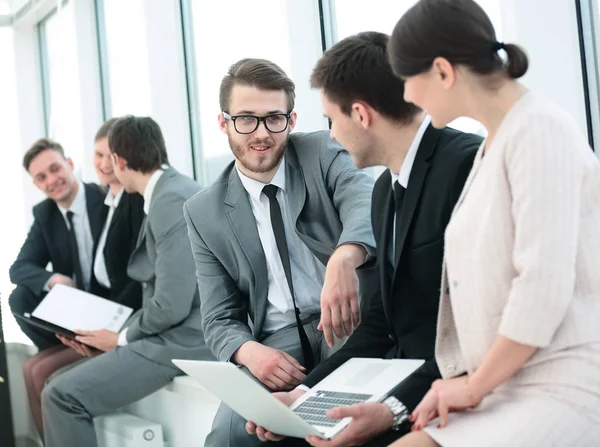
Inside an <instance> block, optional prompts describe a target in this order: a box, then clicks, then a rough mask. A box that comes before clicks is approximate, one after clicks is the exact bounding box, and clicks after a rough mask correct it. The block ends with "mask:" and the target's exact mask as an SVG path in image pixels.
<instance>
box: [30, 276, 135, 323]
mask: <svg viewBox="0 0 600 447" xmlns="http://www.w3.org/2000/svg"><path fill="white" fill-rule="evenodd" d="M131 312H133V309H132V308H131V307H128V306H124V305H122V304H119V303H115V302H114V301H110V300H107V299H104V298H100V297H99V296H96V295H92V294H91V293H87V292H84V291H82V290H79V289H75V288H73V287H68V286H64V285H62V284H56V285H55V286H54V287H52V290H50V292H48V295H46V296H45V297H44V299H43V300H42V302H41V303H40V304H39V305H38V307H36V308H35V310H34V311H33V312H32V315H33V316H34V317H36V318H39V319H41V320H45V321H47V322H49V323H52V324H56V325H57V326H61V327H63V328H65V329H69V330H71V331H75V330H77V329H83V330H87V331H93V330H97V329H107V330H109V331H113V332H119V331H120V330H121V328H122V327H123V325H124V324H125V322H126V321H127V319H128V318H129V316H130V315H131Z"/></svg>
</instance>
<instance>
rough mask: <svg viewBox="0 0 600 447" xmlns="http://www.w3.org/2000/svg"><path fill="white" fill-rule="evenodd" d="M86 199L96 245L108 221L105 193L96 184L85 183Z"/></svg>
mask: <svg viewBox="0 0 600 447" xmlns="http://www.w3.org/2000/svg"><path fill="white" fill-rule="evenodd" d="M83 187H84V188H85V201H86V203H87V212H88V219H89V221H90V230H91V231H92V239H93V240H94V247H96V245H97V244H98V240H99V239H100V235H101V234H102V228H103V227H104V222H105V221H106V215H107V213H108V207H107V206H106V205H104V194H103V193H102V190H100V188H98V187H97V186H96V185H88V184H84V185H83Z"/></svg>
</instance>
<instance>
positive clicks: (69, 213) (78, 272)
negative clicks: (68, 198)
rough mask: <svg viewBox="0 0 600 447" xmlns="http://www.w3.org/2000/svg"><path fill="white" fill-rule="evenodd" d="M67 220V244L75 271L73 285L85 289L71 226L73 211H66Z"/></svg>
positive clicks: (73, 231) (73, 228) (75, 240)
mask: <svg viewBox="0 0 600 447" xmlns="http://www.w3.org/2000/svg"><path fill="white" fill-rule="evenodd" d="M67 219H68V220H69V245H70V246H71V259H72V260H73V273H75V285H76V286H77V288H78V289H79V290H85V284H84V282H83V272H82V271H81V262H79V248H78V247H77V238H76V237H75V227H74V226H73V211H67Z"/></svg>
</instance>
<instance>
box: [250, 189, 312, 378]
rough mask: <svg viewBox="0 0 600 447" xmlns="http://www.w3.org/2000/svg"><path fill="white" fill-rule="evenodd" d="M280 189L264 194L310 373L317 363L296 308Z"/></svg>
mask: <svg viewBox="0 0 600 447" xmlns="http://www.w3.org/2000/svg"><path fill="white" fill-rule="evenodd" d="M278 189H279V188H278V187H277V186H275V185H267V186H265V187H264V188H263V190H262V192H263V193H264V194H265V195H266V196H267V197H268V198H269V209H270V211H271V226H272V227H273V233H274V234H275V242H276V243H277V251H279V257H280V258H281V263H282V264H283V270H284V272H285V279H287V283H288V286H289V288H290V294H291V295H292V303H293V304H294V314H295V315H296V324H297V325H298V335H299V336H300V345H301V346H302V354H303V355H304V363H305V365H304V366H305V367H306V369H307V370H308V371H310V370H311V369H313V367H314V365H315V361H314V359H313V352H312V348H311V347H310V342H309V341H308V337H307V336H306V332H305V331H304V326H303V324H302V321H301V320H300V310H299V309H298V306H296V297H295V296H294V284H293V283H292V270H291V268H290V253H289V251H288V246H287V241H286V238H285V228H284V226H283V217H282V215H281V208H280V207H279V202H278V201H277V190H278Z"/></svg>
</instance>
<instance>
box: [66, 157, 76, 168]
mask: <svg viewBox="0 0 600 447" xmlns="http://www.w3.org/2000/svg"><path fill="white" fill-rule="evenodd" d="M65 161H66V162H67V164H68V165H69V167H70V168H71V171H72V170H73V169H75V164H74V163H73V160H72V159H71V158H70V157H67V158H65Z"/></svg>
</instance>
